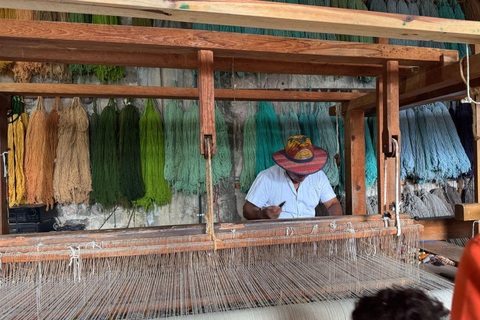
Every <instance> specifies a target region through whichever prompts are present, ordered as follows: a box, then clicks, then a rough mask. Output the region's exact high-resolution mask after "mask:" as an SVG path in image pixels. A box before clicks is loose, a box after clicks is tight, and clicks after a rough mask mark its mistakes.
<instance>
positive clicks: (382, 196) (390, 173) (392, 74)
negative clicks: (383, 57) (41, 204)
mask: <svg viewBox="0 0 480 320" xmlns="http://www.w3.org/2000/svg"><path fill="white" fill-rule="evenodd" d="M384 67H385V70H384V73H383V76H382V77H381V82H380V80H379V81H378V83H377V86H378V99H377V101H378V102H377V125H378V127H377V147H378V149H377V165H378V167H377V173H378V180H377V181H378V183H377V190H378V192H379V194H378V199H379V201H378V208H379V210H380V211H379V212H380V213H385V211H386V212H390V213H394V208H393V207H390V205H391V204H392V203H394V202H395V195H396V185H395V177H396V165H395V153H397V152H398V153H400V145H401V141H400V122H399V100H398V98H399V90H398V81H399V79H398V62H397V61H387V62H386V63H385V66H384ZM392 139H395V140H397V141H398V145H399V147H398V149H396V150H395V149H394V145H393V143H392ZM385 165H386V176H385ZM385 179H386V183H385ZM385 188H386V190H385ZM397 188H398V192H400V190H401V189H400V181H399V182H398V185H397ZM385 204H386V208H385ZM397 205H398V204H397Z"/></svg>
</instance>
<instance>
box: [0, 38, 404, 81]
mask: <svg viewBox="0 0 480 320" xmlns="http://www.w3.org/2000/svg"><path fill="white" fill-rule="evenodd" d="M0 60H1V61H30V62H54V63H59V62H62V63H68V64H91V65H113V66H131V67H150V68H172V69H198V59H197V56H196V55H195V54H161V53H149V52H119V51H108V50H89V49H71V48H43V49H42V50H38V48H35V47H30V46H25V45H23V46H8V45H3V46H0ZM213 68H214V69H215V70H218V71H228V72H231V71H232V70H234V71H235V72H252V73H275V74H309V75H327V76H328V75H336V76H365V77H375V76H377V75H378V74H381V73H382V70H383V66H381V65H373V64H358V65H354V64H341V63H315V62H296V61H276V60H259V59H244V58H236V59H235V58H221V57H216V58H215V61H214V67H213ZM407 70H408V69H407V67H404V66H401V67H400V74H402V75H405V74H407Z"/></svg>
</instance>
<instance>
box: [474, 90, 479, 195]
mask: <svg viewBox="0 0 480 320" xmlns="http://www.w3.org/2000/svg"><path fill="white" fill-rule="evenodd" d="M479 98H480V97H479V96H476V97H473V99H474V100H475V101H477V99H479ZM472 110H473V126H472V128H473V159H474V161H473V176H474V193H475V202H476V203H478V201H479V200H480V166H479V164H480V162H479V161H480V106H479V105H477V104H475V103H472Z"/></svg>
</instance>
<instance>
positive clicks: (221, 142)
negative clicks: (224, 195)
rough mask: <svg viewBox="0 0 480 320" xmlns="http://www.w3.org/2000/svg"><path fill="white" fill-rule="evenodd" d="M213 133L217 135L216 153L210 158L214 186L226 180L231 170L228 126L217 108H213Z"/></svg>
mask: <svg viewBox="0 0 480 320" xmlns="http://www.w3.org/2000/svg"><path fill="white" fill-rule="evenodd" d="M215 131H216V134H217V151H216V153H215V154H214V155H213V157H212V183H213V185H216V184H217V183H218V182H219V181H220V180H222V179H225V180H227V178H228V177H229V176H230V171H231V170H232V158H231V155H230V143H229V142H228V126H227V124H226V123H225V119H224V118H223V114H222V112H221V111H220V109H219V108H218V107H215Z"/></svg>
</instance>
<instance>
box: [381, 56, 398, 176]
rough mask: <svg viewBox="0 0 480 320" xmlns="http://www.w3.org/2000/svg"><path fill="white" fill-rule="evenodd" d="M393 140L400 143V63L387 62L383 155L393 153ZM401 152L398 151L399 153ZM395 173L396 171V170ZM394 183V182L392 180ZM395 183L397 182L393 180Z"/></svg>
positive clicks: (384, 79)
mask: <svg viewBox="0 0 480 320" xmlns="http://www.w3.org/2000/svg"><path fill="white" fill-rule="evenodd" d="M392 139H395V140H397V141H398V142H399V143H400V125H399V118H398V62H397V61H387V62H385V72H384V74H383V137H382V141H383V145H382V151H383V153H385V154H387V156H390V155H389V154H391V153H393V152H394V150H393V147H394V146H393V144H392ZM399 151H400V150H397V152H399ZM394 171H395V170H394ZM390 181H392V180H390ZM393 181H395V180H393Z"/></svg>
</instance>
